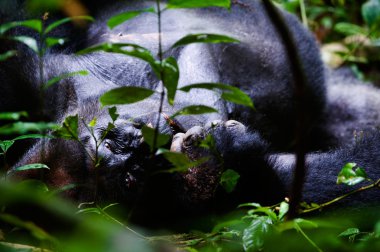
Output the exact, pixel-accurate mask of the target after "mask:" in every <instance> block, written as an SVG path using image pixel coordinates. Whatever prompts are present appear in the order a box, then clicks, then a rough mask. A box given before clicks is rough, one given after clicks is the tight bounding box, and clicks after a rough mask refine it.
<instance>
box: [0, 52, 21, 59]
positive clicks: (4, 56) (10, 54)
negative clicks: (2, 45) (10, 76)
mask: <svg viewBox="0 0 380 252" xmlns="http://www.w3.org/2000/svg"><path fill="white" fill-rule="evenodd" d="M16 54H17V51H15V50H11V51H7V52H5V53H2V54H0V61H5V60H7V59H9V58H11V57H13V56H15V55H16Z"/></svg>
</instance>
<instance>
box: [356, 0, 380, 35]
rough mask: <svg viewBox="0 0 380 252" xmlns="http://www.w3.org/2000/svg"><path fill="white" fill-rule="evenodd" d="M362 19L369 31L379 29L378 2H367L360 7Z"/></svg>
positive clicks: (379, 3)
mask: <svg viewBox="0 0 380 252" xmlns="http://www.w3.org/2000/svg"><path fill="white" fill-rule="evenodd" d="M361 11H362V15H363V19H364V21H365V22H366V24H367V25H368V27H369V28H370V29H373V28H379V25H380V1H379V0H368V1H367V2H365V3H364V4H363V5H362V9H361Z"/></svg>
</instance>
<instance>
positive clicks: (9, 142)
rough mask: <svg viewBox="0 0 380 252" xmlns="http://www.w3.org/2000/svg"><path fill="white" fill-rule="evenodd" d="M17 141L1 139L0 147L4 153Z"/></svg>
mask: <svg viewBox="0 0 380 252" xmlns="http://www.w3.org/2000/svg"><path fill="white" fill-rule="evenodd" d="M14 143H15V141H13V140H4V141H1V140H0V148H1V150H2V151H3V153H5V152H7V151H8V149H9V148H10V147H11V146H12V145H13V144H14Z"/></svg>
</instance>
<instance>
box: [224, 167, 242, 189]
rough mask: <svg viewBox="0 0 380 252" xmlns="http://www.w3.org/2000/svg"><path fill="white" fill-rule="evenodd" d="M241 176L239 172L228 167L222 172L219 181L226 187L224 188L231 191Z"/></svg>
mask: <svg viewBox="0 0 380 252" xmlns="http://www.w3.org/2000/svg"><path fill="white" fill-rule="evenodd" d="M239 178H240V175H239V173H237V172H236V171H234V170H231V169H228V170H226V171H224V172H223V173H222V176H221V178H220V181H219V183H220V185H221V186H222V187H223V188H224V190H226V192H228V193H231V192H232V191H233V190H234V189H235V187H236V185H237V183H238V181H239Z"/></svg>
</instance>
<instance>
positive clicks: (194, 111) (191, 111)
mask: <svg viewBox="0 0 380 252" xmlns="http://www.w3.org/2000/svg"><path fill="white" fill-rule="evenodd" d="M217 112H218V110H216V109H214V108H211V107H208V106H204V105H191V106H188V107H184V108H182V109H180V110H178V111H177V112H175V113H174V114H173V115H172V116H171V118H174V117H176V116H179V115H199V114H207V113H217Z"/></svg>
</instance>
